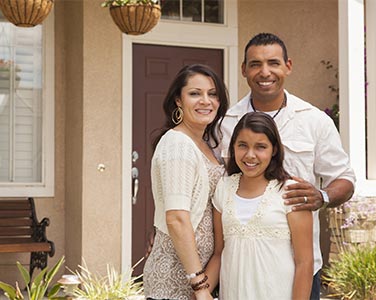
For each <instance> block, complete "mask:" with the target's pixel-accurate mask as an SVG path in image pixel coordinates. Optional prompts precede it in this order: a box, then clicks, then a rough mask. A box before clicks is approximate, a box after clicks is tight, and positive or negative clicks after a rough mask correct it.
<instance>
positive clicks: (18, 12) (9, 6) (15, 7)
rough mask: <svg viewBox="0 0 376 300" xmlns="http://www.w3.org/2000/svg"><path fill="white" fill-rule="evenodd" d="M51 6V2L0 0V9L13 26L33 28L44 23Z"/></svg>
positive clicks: (49, 0)
mask: <svg viewBox="0 0 376 300" xmlns="http://www.w3.org/2000/svg"><path fill="white" fill-rule="evenodd" d="M53 4H54V1H53V0H1V1H0V9H1V11H2V13H3V15H4V17H5V18H7V20H8V21H9V22H11V23H13V24H14V25H16V26H19V27H33V26H35V25H38V24H41V23H42V22H43V21H44V19H45V18H46V17H47V16H48V14H49V13H50V11H51V9H52V6H53Z"/></svg>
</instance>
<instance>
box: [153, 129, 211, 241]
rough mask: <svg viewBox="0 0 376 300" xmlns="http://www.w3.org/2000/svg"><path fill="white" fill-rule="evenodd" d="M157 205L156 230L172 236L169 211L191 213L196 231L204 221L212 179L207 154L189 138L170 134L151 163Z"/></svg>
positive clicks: (167, 133)
mask: <svg viewBox="0 0 376 300" xmlns="http://www.w3.org/2000/svg"><path fill="white" fill-rule="evenodd" d="M151 181H152V191H153V197H154V204H155V212H154V226H156V227H157V228H158V229H159V230H161V231H162V232H164V233H166V234H169V233H168V228H167V224H166V211H168V210H186V211H190V218H191V223H192V226H193V230H196V228H197V226H198V224H199V222H200V221H201V219H202V217H203V214H204V210H205V208H206V206H207V203H208V197H209V178H208V172H207V169H206V166H205V162H204V157H203V153H202V152H201V151H200V150H199V149H198V147H197V146H196V144H195V143H194V142H193V141H192V140H191V138H189V137H188V136H187V135H186V134H184V133H182V132H179V131H176V130H173V129H171V130H169V131H167V132H166V133H165V134H164V135H163V136H162V138H161V140H160V141H159V143H158V145H157V147H156V149H155V152H154V155H153V159H152V162H151Z"/></svg>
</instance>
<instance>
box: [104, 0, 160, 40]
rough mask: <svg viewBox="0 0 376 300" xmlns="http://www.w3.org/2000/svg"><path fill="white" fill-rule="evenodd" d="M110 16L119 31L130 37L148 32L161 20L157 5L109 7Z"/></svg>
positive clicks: (138, 4)
mask: <svg viewBox="0 0 376 300" xmlns="http://www.w3.org/2000/svg"><path fill="white" fill-rule="evenodd" d="M110 14H111V17H112V19H113V20H114V22H115V24H116V25H117V27H119V29H120V30H121V31H122V32H124V33H126V34H131V35H140V34H144V33H147V32H149V31H150V30H151V29H152V28H154V27H155V25H157V23H158V21H159V19H160V18H161V7H160V6H159V5H157V4H140V3H137V4H126V5H124V6H110Z"/></svg>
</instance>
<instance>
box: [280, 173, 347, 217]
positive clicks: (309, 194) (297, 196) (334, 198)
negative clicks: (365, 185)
mask: <svg viewBox="0 0 376 300" xmlns="http://www.w3.org/2000/svg"><path fill="white" fill-rule="evenodd" d="M293 179H294V180H295V181H297V183H293V184H290V185H288V186H286V187H285V190H286V193H285V194H284V195H283V198H284V199H285V204H287V205H295V206H294V208H293V210H295V211H299V210H317V209H319V208H321V207H322V206H323V204H324V199H323V196H322V194H321V192H320V190H318V189H316V188H315V187H314V186H313V185H312V184H310V183H309V182H307V181H305V180H303V179H301V178H299V177H293ZM323 190H324V191H325V192H326V193H327V194H328V196H329V204H328V207H336V206H339V205H341V204H343V203H345V202H346V201H347V200H349V199H350V198H351V196H352V195H353V193H354V185H353V184H352V182H351V181H349V180H347V179H341V178H339V179H335V180H333V181H332V182H331V183H330V184H329V185H328V186H327V187H326V188H324V189H323Z"/></svg>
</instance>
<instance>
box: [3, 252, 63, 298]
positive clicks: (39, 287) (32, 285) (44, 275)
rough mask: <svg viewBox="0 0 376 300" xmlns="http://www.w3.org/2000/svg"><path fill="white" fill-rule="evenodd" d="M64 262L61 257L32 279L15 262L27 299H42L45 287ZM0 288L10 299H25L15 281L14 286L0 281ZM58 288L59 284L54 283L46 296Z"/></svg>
mask: <svg viewBox="0 0 376 300" xmlns="http://www.w3.org/2000/svg"><path fill="white" fill-rule="evenodd" d="M63 262H64V257H61V258H60V259H59V260H58V262H57V263H56V264H55V265H54V266H53V267H52V268H51V269H50V270H49V269H48V268H47V267H46V268H44V269H43V270H42V271H41V272H40V273H39V274H38V275H37V276H36V277H35V279H34V280H32V279H31V278H30V275H29V272H28V271H27V270H26V269H25V268H24V267H23V266H22V265H21V264H20V263H19V262H17V268H18V270H19V271H20V273H21V275H22V279H23V280H24V283H25V285H26V290H27V296H28V298H27V299H29V300H42V299H43V298H44V297H45V294H46V292H47V289H48V287H49V285H50V283H51V281H52V279H53V278H54V276H55V275H56V273H57V272H58V270H59V269H60V267H61V265H62V264H63ZM0 289H2V290H3V291H4V293H5V296H6V297H7V298H8V299H10V300H23V299H25V298H24V296H23V295H22V292H21V290H20V288H19V286H18V283H17V282H16V286H15V287H13V286H11V285H9V284H7V283H4V282H1V281H0ZM59 290H60V284H55V285H54V286H53V287H52V288H51V290H50V291H49V293H48V295H47V298H48V299H51V298H53V297H55V296H56V295H57V293H58V292H59Z"/></svg>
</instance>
